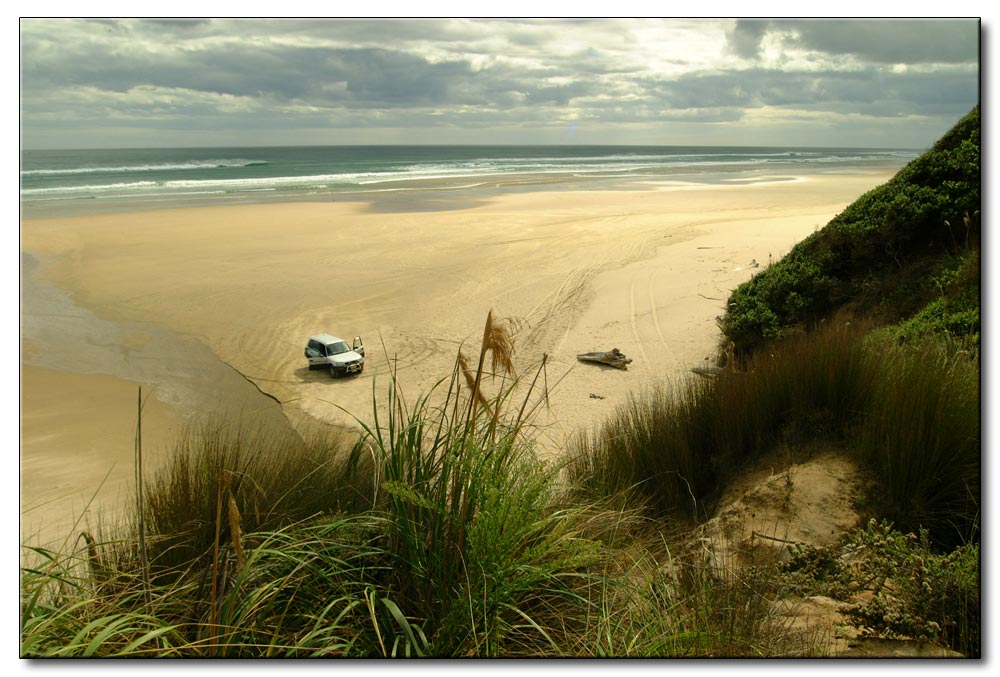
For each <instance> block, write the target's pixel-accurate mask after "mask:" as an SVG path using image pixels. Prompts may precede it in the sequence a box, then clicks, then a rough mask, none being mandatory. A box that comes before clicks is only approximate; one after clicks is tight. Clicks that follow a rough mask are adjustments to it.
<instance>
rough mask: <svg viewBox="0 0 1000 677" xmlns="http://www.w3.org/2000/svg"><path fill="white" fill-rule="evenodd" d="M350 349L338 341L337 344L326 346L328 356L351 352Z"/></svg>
mask: <svg viewBox="0 0 1000 677" xmlns="http://www.w3.org/2000/svg"><path fill="white" fill-rule="evenodd" d="M350 350H351V349H350V347H349V346H348V345H347V344H346V343H345V342H343V341H337V342H336V343H330V344H327V346H326V354H327V355H340V354H341V353H347V352H350Z"/></svg>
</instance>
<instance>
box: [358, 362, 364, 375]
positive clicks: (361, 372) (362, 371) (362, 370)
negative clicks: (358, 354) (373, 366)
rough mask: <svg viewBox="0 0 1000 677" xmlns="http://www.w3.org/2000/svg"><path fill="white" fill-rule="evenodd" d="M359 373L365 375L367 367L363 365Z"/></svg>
mask: <svg viewBox="0 0 1000 677" xmlns="http://www.w3.org/2000/svg"><path fill="white" fill-rule="evenodd" d="M358 373H359V374H363V373H365V365H363V364H362V365H361V368H360V369H358Z"/></svg>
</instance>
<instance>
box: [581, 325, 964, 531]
mask: <svg viewBox="0 0 1000 677" xmlns="http://www.w3.org/2000/svg"><path fill="white" fill-rule="evenodd" d="M869 334H870V332H869V327H868V326H867V325H865V324H864V323H857V322H855V323H853V324H847V323H831V324H830V325H829V326H827V327H825V328H821V329H818V330H816V331H814V332H812V333H810V334H807V335H802V336H798V337H793V338H790V339H788V340H786V341H783V342H782V343H780V344H777V345H775V346H774V347H773V348H772V349H771V350H770V351H768V352H766V353H758V354H756V355H754V356H753V357H751V358H747V359H745V360H743V361H741V362H740V363H739V368H734V369H728V370H724V371H722V372H720V373H719V374H718V375H717V376H716V377H714V378H713V379H711V380H706V379H702V380H698V381H690V382H689V383H687V384H686V385H685V386H684V387H682V388H678V389H675V390H674V391H672V392H668V391H666V390H664V389H657V390H653V391H650V392H647V393H645V394H643V395H640V396H637V397H633V398H632V399H630V401H629V402H628V403H627V404H625V405H623V406H622V407H620V408H619V409H618V410H617V411H615V413H614V414H612V416H611V417H610V418H609V419H608V420H607V421H606V422H605V424H604V425H603V426H601V427H600V428H599V429H597V430H596V431H594V432H592V433H590V434H589V435H582V436H580V437H579V438H577V439H576V440H575V442H574V444H573V445H572V446H571V449H570V460H569V462H568V465H567V475H568V477H569V479H570V480H571V482H572V483H573V484H574V486H576V487H577V490H578V491H579V492H580V494H581V495H582V496H587V497H589V498H590V499H591V500H595V499H597V498H599V497H606V496H619V497H622V496H625V497H631V500H632V502H633V504H636V505H637V504H641V505H643V506H644V507H645V508H646V509H647V510H650V511H652V512H653V513H654V514H656V515H658V516H660V517H667V518H674V519H685V518H692V517H696V516H703V515H704V514H705V511H706V506H707V505H710V503H711V501H712V499H713V498H714V497H715V496H716V495H717V494H718V493H719V491H720V490H721V489H722V488H723V487H724V486H725V484H726V482H727V481H728V480H729V479H731V478H732V477H733V476H734V475H735V474H736V473H738V472H740V470H741V469H742V468H744V467H746V465H747V464H748V463H749V462H751V461H753V460H754V459H756V458H757V457H759V456H760V455H761V454H763V453H766V452H768V451H772V450H774V449H776V448H779V447H780V446H781V445H792V446H794V445H795V444H797V443H799V442H805V441H809V440H814V439H817V438H818V439H832V440H836V441H838V443H841V444H843V445H844V446H846V447H847V448H849V449H852V450H854V451H855V452H856V453H857V454H858V455H859V458H861V459H862V460H863V461H865V463H866V464H867V465H868V466H869V467H870V468H871V469H873V470H874V472H875V473H876V477H877V484H878V487H879V489H878V496H877V498H878V499H879V505H878V506H877V508H876V509H877V510H879V511H880V513H881V514H882V515H884V516H885V517H888V518H890V519H892V520H894V521H895V523H896V524H898V525H899V527H900V528H904V529H909V530H916V529H919V528H920V527H926V528H928V529H930V532H931V539H932V540H934V541H935V542H937V543H939V544H941V545H942V546H945V547H953V546H955V545H958V544H960V543H963V542H965V541H967V540H976V539H978V523H979V503H978V501H979V495H980V450H981V426H980V411H979V403H980V388H979V358H978V355H977V354H976V353H968V352H966V351H962V350H957V349H956V348H957V346H955V345H949V344H947V343H943V342H941V341H935V340H933V339H931V338H928V339H927V340H925V341H924V342H911V343H908V344H905V345H898V344H896V343H894V342H892V341H888V340H884V339H882V340H880V339H878V338H877V335H872V338H867V337H869ZM622 500H626V503H627V502H628V500H627V499H622Z"/></svg>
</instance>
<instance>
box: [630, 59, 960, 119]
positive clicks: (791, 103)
mask: <svg viewBox="0 0 1000 677" xmlns="http://www.w3.org/2000/svg"><path fill="white" fill-rule="evenodd" d="M646 89H647V91H649V92H652V96H653V97H654V98H656V99H658V100H660V101H662V102H663V104H664V105H665V106H666V107H668V108H671V109H685V108H704V107H721V108H734V107H738V108H757V107H762V106H772V107H799V108H803V109H806V110H828V111H833V112H843V111H845V110H851V111H854V112H859V113H863V114H867V115H876V116H880V117H881V116H890V117H891V116H899V115H908V114H922V113H924V112H925V108H928V107H929V108H930V109H933V110H935V111H939V110H942V109H948V110H952V111H954V112H955V113H956V114H961V113H962V112H965V111H967V110H968V109H969V108H971V106H972V105H974V104H975V103H976V102H977V101H978V86H977V81H976V78H975V77H970V74H969V73H967V72H964V71H958V70H954V69H953V70H945V71H938V72H912V71H904V72H898V73H897V72H892V71H889V70H885V69H878V68H869V69H865V70H862V71H823V72H799V73H789V72H787V71H778V70H768V69H751V70H746V71H734V72H727V73H711V74H692V75H687V76H683V77H680V78H677V79H675V80H671V81H661V82H655V83H654V82H649V83H647V88H646Z"/></svg>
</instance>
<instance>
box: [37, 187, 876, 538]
mask: <svg viewBox="0 0 1000 677" xmlns="http://www.w3.org/2000/svg"><path fill="white" fill-rule="evenodd" d="M891 175H892V172H891V171H885V172H879V173H858V174H850V175H848V174H842V175H836V174H823V175H816V176H804V177H798V180H795V181H787V180H782V181H777V180H776V181H774V182H771V183H760V184H754V185H713V186H698V187H691V186H683V185H665V184H664V185H651V186H649V187H648V188H649V189H648V190H642V191H639V190H614V191H563V192H559V191H553V192H532V193H516V194H510V195H503V196H498V197H495V198H492V199H490V200H489V201H487V202H486V203H484V204H478V205H476V206H473V207H470V208H467V209H461V210H447V211H420V212H398V213H389V214H387V213H378V212H373V211H371V210H369V209H366V206H365V205H364V204H362V203H343V202H336V203H302V204H265V205H241V206H226V207H197V208H187V209H171V210H162V211H155V212H140V213H127V214H108V215H94V216H80V217H68V218H56V219H31V220H23V221H22V223H21V249H22V251H23V252H26V253H28V254H30V255H32V256H33V257H36V258H37V260H39V261H43V262H44V265H43V266H42V269H41V270H40V271H39V275H40V276H41V277H42V278H44V280H46V281H47V283H51V284H53V285H55V286H56V287H57V288H59V289H62V290H65V291H66V292H69V294H70V295H71V296H72V299H73V301H74V302H75V303H76V304H78V305H79V306H80V307H83V308H86V309H88V310H89V311H92V312H93V313H94V315H95V316H97V317H99V318H100V319H101V320H102V321H106V322H110V323H142V324H143V325H144V326H149V327H151V328H156V329H157V330H163V331H166V332H170V333H171V334H173V335H176V336H178V337H180V338H181V339H183V340H194V341H196V342H198V343H203V344H204V345H207V346H208V347H209V348H210V349H211V351H212V352H214V353H215V354H216V355H218V357H219V358H220V359H221V360H222V361H224V362H225V363H227V364H228V365H231V367H232V368H233V369H235V370H238V372H240V373H241V374H242V375H243V376H245V377H246V378H248V379H250V380H251V381H253V383H254V384H256V386H257V387H259V388H260V389H261V390H263V391H265V392H266V393H268V394H270V395H272V396H273V397H275V398H277V399H278V400H280V401H281V402H282V403H283V408H284V413H285V415H286V416H288V418H289V420H291V421H292V422H293V424H294V423H296V422H297V421H301V420H303V418H315V419H319V420H321V421H327V422H348V423H349V422H350V417H349V416H348V415H347V414H345V413H344V410H346V411H348V412H351V414H353V415H356V416H359V417H362V418H368V417H369V416H370V411H371V393H372V385H373V384H372V379H373V378H375V379H377V387H378V388H379V390H381V389H382V387H384V386H386V385H387V365H388V360H389V359H391V360H393V361H394V363H395V364H396V365H397V366H398V372H399V376H400V379H401V381H402V384H403V387H404V389H405V392H406V393H407V395H411V396H412V395H415V394H417V393H419V392H423V391H426V390H427V389H428V388H429V387H430V386H431V385H433V383H435V382H436V381H438V380H439V379H441V378H444V377H446V376H447V375H448V373H449V371H450V369H451V367H452V365H453V363H454V359H455V351H456V350H457V348H458V347H459V345H460V344H462V343H463V342H465V343H466V345H467V346H468V352H469V353H472V352H474V351H475V344H476V343H477V340H478V337H479V336H480V335H481V331H482V326H483V321H484V320H485V318H486V314H487V312H488V311H489V310H490V309H492V310H493V312H494V315H495V316H497V317H506V318H511V319H513V320H514V321H515V323H516V326H517V327H518V328H519V330H518V334H517V337H516V339H517V341H516V343H517V349H518V353H517V365H518V367H519V369H520V371H521V373H522V374H530V373H532V367H533V366H534V365H537V364H538V363H539V361H540V360H541V358H542V355H543V354H547V355H548V356H549V363H548V364H549V366H548V370H547V374H548V380H549V384H550V385H553V384H554V383H556V382H557V381H558V385H557V386H555V387H554V389H553V390H552V392H551V393H550V397H549V410H548V412H543V414H542V415H541V418H540V419H539V421H538V423H539V424H540V435H539V445H540V450H541V451H542V452H543V453H547V454H554V453H557V452H558V450H559V448H560V447H561V445H562V444H563V442H564V440H565V439H566V437H567V436H568V435H571V434H573V433H574V432H575V431H577V430H580V429H585V428H588V427H590V426H592V425H594V424H596V423H598V422H599V421H600V420H601V418H602V417H603V416H604V415H605V414H606V412H608V411H609V410H611V409H612V408H613V407H614V406H616V405H618V404H620V403H622V402H624V401H625V400H626V398H627V397H628V395H629V393H636V392H638V391H640V390H642V389H643V388H647V387H650V386H652V385H654V384H656V383H659V382H662V381H664V380H666V379H677V378H685V377H687V375H689V374H690V368H691V367H694V366H699V365H701V364H703V363H704V360H705V358H706V357H708V356H710V355H712V354H713V352H714V349H715V346H716V343H717V340H718V331H717V328H716V325H715V317H716V316H717V315H719V314H721V313H722V306H723V304H724V300H725V298H726V297H727V296H728V294H729V291H730V290H731V289H733V288H734V287H736V286H737V285H738V284H740V283H741V282H743V281H745V280H747V279H749V278H750V276H751V275H752V274H753V272H754V271H755V269H754V268H753V267H751V266H748V264H749V263H750V262H751V261H752V260H756V261H757V262H759V264H760V265H761V266H765V265H766V264H767V262H768V259H769V257H773V258H774V259H777V258H779V257H780V256H781V255H783V254H785V253H786V252H787V251H788V250H789V249H790V248H791V247H792V245H793V244H794V243H795V242H797V241H799V240H801V239H802V238H803V237H805V236H806V235H808V234H809V233H811V232H813V231H814V230H815V229H817V228H820V227H822V226H823V225H825V224H826V223H827V222H828V221H829V220H830V219H831V218H832V217H833V216H835V215H836V214H837V213H838V212H839V211H841V210H842V209H843V208H844V207H846V206H847V205H848V204H850V203H851V202H852V201H853V200H854V199H856V198H857V197H859V196H860V195H861V194H863V193H864V192H866V191H868V190H870V189H871V188H874V187H875V186H877V185H879V184H881V183H883V182H884V181H886V180H887V179H888V178H890V176H891ZM29 311H30V308H29V307H27V301H24V305H23V306H22V315H23V314H24V313H26V312H29ZM36 319H37V321H39V322H43V323H44V321H45V320H44V318H36ZM54 322H55V321H54ZM55 326H58V325H55ZM320 331H326V332H330V333H334V334H338V335H340V336H344V337H345V338H350V337H353V336H355V335H361V336H363V337H364V339H365V344H366V346H367V348H368V355H369V360H368V366H367V367H366V370H365V372H364V374H362V375H361V376H360V377H354V378H346V379H339V380H332V379H331V378H330V377H329V375H328V374H327V373H325V372H311V371H309V370H308V369H307V368H306V365H305V360H304V359H303V356H302V349H303V346H304V344H305V341H306V338H307V337H308V336H309V335H310V334H313V333H316V332H320ZM22 343H24V336H23V332H22ZM383 344H384V346H385V350H384V351H383V348H382V345H383ZM613 347H617V348H619V349H621V350H622V351H623V352H625V353H626V354H627V355H628V356H629V357H631V358H632V359H633V363H632V364H631V365H630V368H629V371H627V372H621V371H616V370H610V369H602V368H600V367H594V366H590V365H585V364H581V363H579V362H577V361H576V359H575V355H576V354H577V353H582V352H590V351H596V350H608V349H611V348H613ZM38 349H39V347H38V346H34V345H28V346H25V349H24V352H23V355H22V364H24V363H27V364H29V365H34V366H41V365H37V364H36V363H33V362H32V361H31V360H32V359H35V358H36V357H37V354H35V353H34V352H33V351H36V350H38ZM130 350H132V351H134V352H136V354H142V353H143V350H144V347H143V345H133V346H131V347H130ZM33 355H35V357H33ZM56 368H57V369H66V370H68V371H72V370H73V369H72V366H57V367H56ZM22 373H23V372H22ZM109 373H110V372H109ZM76 376H77V377H79V378H80V379H83V380H85V381H90V380H95V379H100V378H101V377H100V376H99V375H89V376H88V375H80V374H78V375H76ZM36 377H37V374H35V375H34V376H31V377H29V378H24V377H23V381H22V410H21V419H22V431H21V433H22V437H21V456H22V459H21V463H22V509H23V506H24V505H26V504H34V503H36V502H38V501H39V500H41V497H39V496H36V495H35V492H36V489H35V488H33V487H32V485H30V484H29V483H26V481H25V477H24V474H23V473H24V470H25V469H26V468H27V467H28V465H29V463H35V462H36V458H43V457H44V458H46V459H49V461H46V462H50V461H51V459H52V458H62V459H63V460H64V461H65V462H66V463H67V464H72V463H75V462H77V461H76V460H74V459H73V457H72V456H69V455H67V452H66V451H65V450H61V449H60V448H58V447H57V446H55V445H52V444H48V443H47V442H46V440H45V435H46V434H47V433H46V432H45V430H44V429H43V427H39V426H34V427H33V426H29V425H27V424H26V421H28V420H32V417H35V416H36V415H37V413H38V407H40V406H43V405H42V404H39V402H45V397H44V396H43V395H41V394H40V393H42V392H50V393H56V392H57V393H58V396H59V397H60V398H64V399H62V400H61V401H60V406H61V407H64V408H66V409H69V410H77V409H80V408H82V406H83V403H82V402H81V404H80V405H79V406H77V405H75V404H74V402H75V401H76V400H74V398H75V397H79V398H85V399H86V394H85V393H86V391H87V388H88V386H82V387H81V388H80V392H78V393H76V394H73V393H72V392H70V391H66V390H64V389H63V388H61V387H60V385H59V381H58V380H57V379H53V378H36ZM121 377H122V375H121V374H119V378H121ZM125 378H128V376H127V375H126V376H125ZM144 378H145V377H144ZM157 378H161V379H166V380H169V375H167V376H163V375H160V376H158V377H157ZM137 380H138V381H140V382H142V381H143V378H138V379H137ZM94 383H95V385H94V387H95V388H96V387H98V386H97V383H96V381H94ZM26 385H27V386H28V387H30V388H32V389H34V391H35V394H34V395H32V397H31V398H29V397H27V396H25V392H26V388H25V386H26ZM131 392H133V397H134V391H131ZM592 395H593V397H592ZM89 404H93V402H90V403H89ZM164 408H165V409H167V410H169V409H170V408H171V407H168V406H166V405H164ZM94 409H97V407H94ZM127 414H130V415H131V414H132V411H131V410H128V412H127ZM121 415H122V413H121V412H120V411H118V404H117V403H114V402H112V400H110V399H109V400H108V401H107V407H106V408H105V409H104V414H102V413H100V411H96V410H88V414H87V418H88V421H93V420H96V419H100V417H101V416H108V417H114V416H121ZM175 416H176V418H175V419H174V420H180V419H182V418H183V416H177V415H176V414H175ZM168 418H169V416H168ZM165 420H166V419H165ZM73 425H76V424H74V423H73V421H72V420H67V421H61V422H60V424H59V429H60V431H61V432H65V433H66V434H69V433H70V432H71V431H70V429H71V427H72V426H73ZM129 439H130V438H129ZM129 449H130V447H129ZM60 455H62V456H60ZM87 481H89V480H87ZM23 518H24V515H22V519H23Z"/></svg>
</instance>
